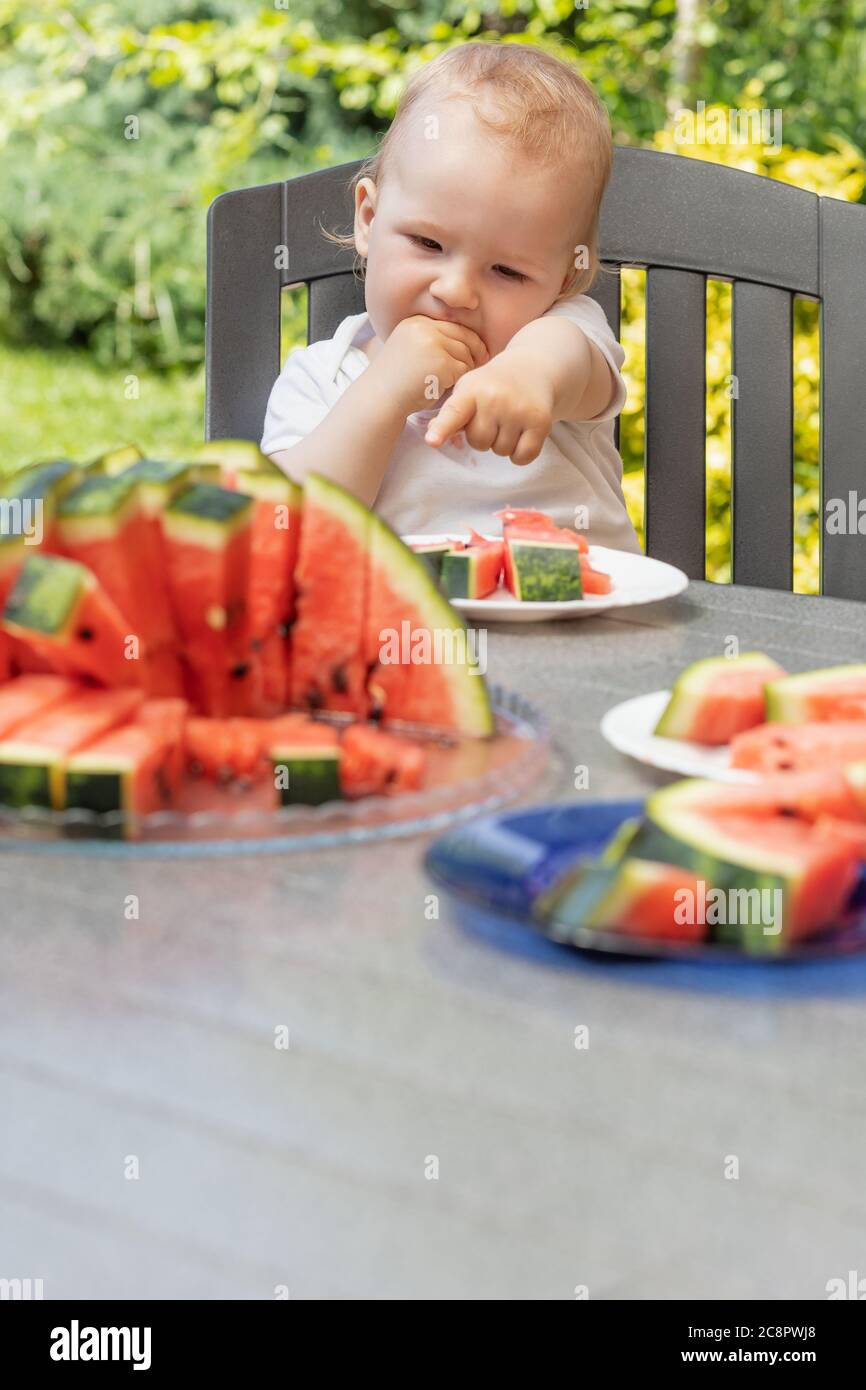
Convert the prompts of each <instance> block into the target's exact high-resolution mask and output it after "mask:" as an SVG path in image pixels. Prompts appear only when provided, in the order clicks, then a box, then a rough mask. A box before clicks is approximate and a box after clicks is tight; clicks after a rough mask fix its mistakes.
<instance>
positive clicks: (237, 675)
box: [231, 661, 250, 681]
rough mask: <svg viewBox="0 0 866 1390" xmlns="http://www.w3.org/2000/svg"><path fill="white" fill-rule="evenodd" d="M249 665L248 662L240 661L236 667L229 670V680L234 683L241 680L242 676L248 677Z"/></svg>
mask: <svg viewBox="0 0 866 1390" xmlns="http://www.w3.org/2000/svg"><path fill="white" fill-rule="evenodd" d="M249 670H250V664H249V662H248V661H240V662H238V664H237V666H233V667H232V669H231V678H232V680H234V681H240V680H243V678H244V676H246V675H249Z"/></svg>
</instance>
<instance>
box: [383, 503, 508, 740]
mask: <svg viewBox="0 0 866 1390" xmlns="http://www.w3.org/2000/svg"><path fill="white" fill-rule="evenodd" d="M370 564H371V566H373V567H375V566H377V565H379V566H382V568H383V569H384V571H385V573H386V575H387V577H388V580H389V583H390V584H391V586H392V587H393V588H394V589H395V590H397V591H398V592H399V593H400V594H401V596H402V597H403V598H404V600H405V602H406V605H407V607H408V608H411V609H412V610H413V612H414V614H415V615H416V616H417V618H418V619H419V620H420V623H421V625H422V626H425V627H427V628H429V629H430V630H431V632H434V633H435V630H436V629H437V628H439V629H444V630H445V631H451V632H454V631H456V630H462V632H463V633H464V634H465V633H467V632H468V629H467V626H466V623H465V622H464V620H463V618H462V616H461V615H460V614H459V613H458V612H457V610H456V608H452V606H451V604H450V603H449V602H448V600H447V599H446V598H445V596H444V595H443V594H442V593H441V592H440V590H439V589H438V588H437V585H436V581H435V579H434V578H433V576H432V574H431V573H430V570H429V569H428V568H427V566H426V565H425V564H424V562H423V560H422V559H421V558H420V557H419V556H417V555H416V554H415V553H414V551H413V550H412V549H411V548H410V547H409V546H408V545H406V543H405V542H404V541H402V540H401V539H400V537H399V536H398V535H397V533H396V532H395V531H393V530H392V528H391V527H390V526H389V525H388V523H387V522H386V521H384V520H383V518H382V517H381V516H379V515H377V514H376V513H375V512H372V513H371V514H370ZM464 650H465V651H466V653H467V656H470V652H469V646H468V643H466V645H465V647H464ZM438 669H439V670H440V671H443V672H444V673H445V674H446V676H447V678H448V693H449V695H450V698H451V713H452V715H453V719H452V721H450V722H449V727H452V726H453V727H454V728H456V729H457V730H458V731H459V732H461V733H464V734H470V735H473V736H476V737H482V738H487V737H490V735H492V734H493V733H494V728H495V725H494V718H493V710H492V708H491V704H490V695H489V692H488V690H487V685H486V682H485V680H484V676H483V674H482V673H481V672H480V671H479V670H478V667H477V663H475V662H474V661H472V660H471V659H470V660H467V661H466V662H465V663H464V662H454V663H451V664H447V663H443V664H442V665H441V666H440V667H439V668H438ZM373 679H374V680H375V672H374V673H373ZM386 718H387V713H386Z"/></svg>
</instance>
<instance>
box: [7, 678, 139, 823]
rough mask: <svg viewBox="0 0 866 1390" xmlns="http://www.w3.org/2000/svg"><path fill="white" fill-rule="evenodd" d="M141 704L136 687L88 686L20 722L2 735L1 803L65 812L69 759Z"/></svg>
mask: <svg viewBox="0 0 866 1390" xmlns="http://www.w3.org/2000/svg"><path fill="white" fill-rule="evenodd" d="M140 703H141V694H140V692H139V691H135V690H85V691H82V692H81V693H79V694H77V695H74V696H73V697H72V698H71V699H69V700H65V701H63V702H62V703H61V704H59V705H54V706H53V707H52V708H50V709H48V710H43V711H42V712H41V713H40V714H36V715H34V717H33V718H32V719H28V720H26V721H25V722H24V723H23V724H18V725H17V726H16V728H15V729H14V730H13V732H12V733H11V734H9V735H8V736H7V737H5V738H3V739H0V804H2V805H5V806H42V807H48V808H52V809H54V810H57V811H59V810H62V809H63V807H64V805H65V804H66V788H65V781H66V762H67V759H68V758H69V756H70V755H71V754H72V753H75V752H77V751H78V750H79V749H80V748H84V747H86V746H87V744H88V743H92V742H93V741H94V740H95V739H97V738H99V736H100V735H101V734H104V733H107V732H108V730H109V729H113V728H116V727H117V726H118V725H119V724H125V723H126V722H127V721H128V720H129V719H130V718H131V717H132V715H133V714H134V713H135V710H136V709H137V707H138V706H139V704H140Z"/></svg>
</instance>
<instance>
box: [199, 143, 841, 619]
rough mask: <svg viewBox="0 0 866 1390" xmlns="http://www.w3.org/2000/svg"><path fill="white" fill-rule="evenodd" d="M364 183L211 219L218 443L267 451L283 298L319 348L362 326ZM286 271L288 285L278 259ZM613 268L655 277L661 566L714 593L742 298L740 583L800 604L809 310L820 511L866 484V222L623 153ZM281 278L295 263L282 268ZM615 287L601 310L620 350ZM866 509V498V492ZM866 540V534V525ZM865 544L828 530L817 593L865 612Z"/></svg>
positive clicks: (210, 303)
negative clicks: (721, 349) (799, 321)
mask: <svg viewBox="0 0 866 1390" xmlns="http://www.w3.org/2000/svg"><path fill="white" fill-rule="evenodd" d="M357 167H358V165H357V163H355V162H353V163H350V164H342V165H338V166H336V167H335V168H331V169H324V170H321V171H317V172H316V173H313V174H305V175H303V176H301V177H300V178H296V179H290V180H289V181H288V182H286V183H272V184H265V185H263V186H261V187H258V188H244V189H240V190H238V191H237V192H233V193H224V194H222V196H221V197H219V198H217V199H216V200H215V201H214V203H213V204H212V205H211V207H210V210H209V213H208V283H207V348H206V351H207V397H206V407H205V414H206V419H205V434H206V438H208V439H212V438H228V437H236V438H243V439H253V440H259V439H260V438H261V432H262V427H263V424H264V417H265V408H266V405H267V400H268V396H269V394H270V390H271V387H272V386H273V383H274V381H275V380H276V377H277V375H278V374H279V370H280V291H281V290H282V288H283V287H284V286H287V285H295V284H300V283H305V284H306V285H307V286H308V289H309V314H308V334H307V338H308V341H309V342H315V341H317V340H318V339H320V338H328V337H331V336H332V334H333V333H334V331H335V329H336V327H337V325H338V324H339V323H340V321H341V319H343V318H345V317H346V316H347V315H348V314H356V313H360V312H361V311H362V310H363V308H364V294H363V286H362V285H361V284H360V283H359V282H358V281H357V280H356V279H355V277H354V276H353V274H352V263H353V253H352V252H351V251H349V250H346V249H345V248H343V247H340V246H337V245H335V244H334V243H333V242H330V241H327V240H326V239H325V238H324V237H323V236H322V235H321V234H320V232H319V228H318V224H319V222H321V224H322V225H323V226H325V227H328V228H330V229H335V230H336V229H339V230H345V229H347V228H349V227H350V226H351V222H352V206H351V201H350V196H349V189H348V184H349V180H350V179H351V177H352V175H353V174H354V172H355V170H356V168H357ZM280 246H285V247H287V248H288V267H287V268H286V269H277V268H276V264H277V262H278V256H277V248H278V247H280ZM600 252H601V257H602V260H603V262H604V264H606V265H608V266H610V267H612V268H614V269H618V268H619V267H620V266H622V265H636V266H644V267H646V268H647V277H646V290H647V362H646V369H647V387H646V480H647V487H646V547H647V553H648V554H650V555H655V556H658V557H659V558H660V559H663V560H668V561H670V562H671V563H672V564H675V565H678V566H679V567H680V568H681V569H683V570H685V572H686V573H687V574H688V575H689V576H690V577H692V578H696V579H702V578H703V577H704V573H705V569H704V557H705V535H704V533H705V501H706V499H705V492H706V469H705V443H706V436H705V431H706V414H705V392H706V384H705V363H706V352H705V344H706V315H705V294H706V279H707V277H708V276H712V277H714V278H717V279H724V280H730V281H732V282H733V291H732V297H733V372H734V375H735V376H736V378H737V389H738V392H739V395H738V397H737V398H735V399H734V400H733V401H732V406H733V461H732V526H733V536H732V574H733V580H734V582H735V583H741V584H755V585H761V586H764V587H767V588H776V589H791V588H792V583H793V580H792V575H793V409H792V309H793V296H794V295H795V294H796V295H803V296H807V297H810V298H813V299H817V300H819V301H820V304H821V340H822V362H821V498H822V507H823V506H824V504H825V503H826V501H827V500H828V499H829V498H844V499H845V500H846V502H847V499H848V495H849V491H851V490H853V491H855V492H858V494H859V488H860V485H861V483H862V482H863V480H864V462H863V459H864V452H863V450H864V440H866V208H863V207H860V206H858V205H856V204H850V203H845V202H841V201H839V200H837V199H834V198H819V197H817V196H816V195H815V194H813V193H807V192H805V191H803V190H802V189H798V188H792V187H791V186H790V185H788V184H783V183H778V182H776V181H775V180H774V179H769V178H763V177H761V176H759V175H755V174H747V173H743V172H741V171H740V170H735V169H727V168H724V167H723V166H721V165H716V164H710V163H704V162H702V161H700V160H694V159H687V158H685V157H684V156H681V155H674V154H663V153H661V152H658V151H655V150H642V149H631V148H626V147H617V149H616V152H615V158H614V170H613V175H612V178H611V181H610V184H609V186H608V189H607V192H606V195H605V199H604V204H603V207H602V215H601V225H600ZM283 259H285V257H283ZM619 284H620V282H619V275H618V274H617V275H616V276H605V277H599V279H598V281H597V284H596V286H594V287H593V289H592V291H591V294H592V295H593V297H594V298H596V299H597V300H598V302H599V303H600V304H601V305H602V307H603V308H604V310H605V313H606V314H607V318H608V321H609V322H610V324H611V327H612V328H613V330H614V332H615V333H617V334H618V333H619V315H620V295H619ZM864 494H866V488H864ZM864 524H866V523H864ZM864 540H866V538H864V537H863V536H861V535H859V534H857V533H856V532H855V534H851V535H828V534H826V532H824V531H823V530H822V544H821V591H822V593H825V594H833V595H836V596H837V597H842V598H858V599H859V598H866V543H864Z"/></svg>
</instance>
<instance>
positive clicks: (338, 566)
mask: <svg viewBox="0 0 866 1390" xmlns="http://www.w3.org/2000/svg"><path fill="white" fill-rule="evenodd" d="M369 524H370V513H369V512H368V511H367V509H366V508H365V507H362V506H361V504H360V502H358V501H357V500H356V499H355V498H354V497H352V496H351V494H348V493H346V492H345V491H344V490H343V489H342V488H339V487H336V486H335V485H334V484H333V483H331V482H329V481H328V480H327V479H325V478H319V477H318V476H316V475H311V476H310V477H308V478H307V479H306V481H305V483H304V518H303V524H302V527H301V537H300V546H299V549H298V562H297V567H296V570H295V590H296V603H297V616H296V618H295V622H294V625H293V627H292V669H291V687H290V691H291V703H292V704H293V705H297V706H299V707H300V708H301V709H307V710H319V709H328V710H342V711H349V712H352V713H354V714H357V715H359V716H360V717H361V718H366V715H367V712H368V709H369V697H368V695H367V690H366V669H365V665H364V612H365V607H366V598H367V583H366V575H367V548H368V542H369ZM416 563H418V564H419V565H420V563H421V562H420V561H417V562H416Z"/></svg>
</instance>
